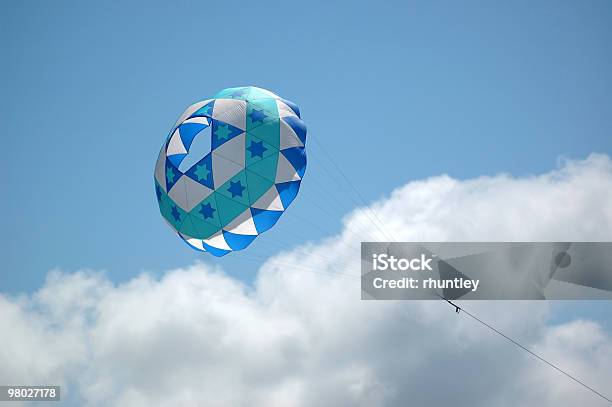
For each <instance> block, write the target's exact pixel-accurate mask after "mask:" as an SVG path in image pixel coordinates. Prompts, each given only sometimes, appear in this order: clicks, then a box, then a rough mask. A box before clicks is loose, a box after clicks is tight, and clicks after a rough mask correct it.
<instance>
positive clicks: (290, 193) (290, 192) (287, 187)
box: [276, 181, 300, 209]
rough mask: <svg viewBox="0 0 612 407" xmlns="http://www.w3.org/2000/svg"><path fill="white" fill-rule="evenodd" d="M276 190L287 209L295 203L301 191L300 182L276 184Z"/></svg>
mask: <svg viewBox="0 0 612 407" xmlns="http://www.w3.org/2000/svg"><path fill="white" fill-rule="evenodd" d="M276 190H277V191H278V194H279V195H280V199H281V202H282V203H283V206H284V207H285V209H287V207H288V206H289V205H290V204H291V202H293V200H294V199H295V197H296V196H297V193H298V191H299V190H300V181H289V182H281V183H279V184H276Z"/></svg>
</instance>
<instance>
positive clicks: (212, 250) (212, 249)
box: [202, 242, 231, 257]
mask: <svg viewBox="0 0 612 407" xmlns="http://www.w3.org/2000/svg"><path fill="white" fill-rule="evenodd" d="M202 246H204V249H206V251H207V252H209V253H210V254H212V255H213V256H215V257H223V256H225V255H226V254H228V253H230V252H231V250H223V249H217V248H216V247H212V246H210V245H207V244H206V243H204V242H202Z"/></svg>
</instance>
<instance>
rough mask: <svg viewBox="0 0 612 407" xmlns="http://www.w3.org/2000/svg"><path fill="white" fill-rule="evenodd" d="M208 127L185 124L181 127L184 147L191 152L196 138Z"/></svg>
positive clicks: (198, 124) (197, 124)
mask: <svg viewBox="0 0 612 407" xmlns="http://www.w3.org/2000/svg"><path fill="white" fill-rule="evenodd" d="M207 127H208V126H207V125H205V124H200V123H183V124H181V125H180V126H179V133H180V134H181V140H183V145H184V146H185V148H186V149H187V151H189V148H190V147H191V143H192V142H193V139H194V138H195V136H196V135H197V134H198V133H199V132H201V131H202V130H204V129H205V128H207Z"/></svg>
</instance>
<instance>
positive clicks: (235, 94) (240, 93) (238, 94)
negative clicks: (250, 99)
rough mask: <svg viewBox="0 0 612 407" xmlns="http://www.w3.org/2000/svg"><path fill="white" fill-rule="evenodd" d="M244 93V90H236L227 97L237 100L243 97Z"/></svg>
mask: <svg viewBox="0 0 612 407" xmlns="http://www.w3.org/2000/svg"><path fill="white" fill-rule="evenodd" d="M245 93H246V91H245V90H244V89H238V90H235V91H233V92H232V93H230V94H229V95H230V96H231V97H233V98H239V97H241V96H244V94H245Z"/></svg>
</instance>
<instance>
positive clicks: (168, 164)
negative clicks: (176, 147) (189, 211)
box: [164, 154, 185, 191]
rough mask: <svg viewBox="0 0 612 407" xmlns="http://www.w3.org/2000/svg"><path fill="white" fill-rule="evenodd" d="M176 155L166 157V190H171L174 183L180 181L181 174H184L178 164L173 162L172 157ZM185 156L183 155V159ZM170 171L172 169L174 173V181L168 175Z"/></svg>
mask: <svg viewBox="0 0 612 407" xmlns="http://www.w3.org/2000/svg"><path fill="white" fill-rule="evenodd" d="M176 155H182V156H183V157H184V156H185V154H176ZM176 155H170V156H168V157H166V167H165V172H164V178H165V179H166V191H170V190H171V189H172V187H173V186H174V184H176V181H178V179H179V178H180V177H181V175H183V173H182V172H181V171H180V170H179V169H178V164H177V165H174V163H173V162H172V157H175V156H176ZM183 157H181V160H182V159H183ZM170 171H172V174H174V177H172V181H169V180H168V176H167V175H168V173H169V172H170Z"/></svg>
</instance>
